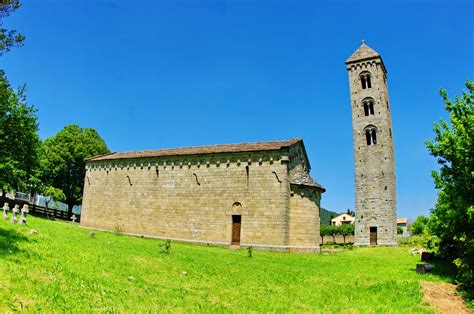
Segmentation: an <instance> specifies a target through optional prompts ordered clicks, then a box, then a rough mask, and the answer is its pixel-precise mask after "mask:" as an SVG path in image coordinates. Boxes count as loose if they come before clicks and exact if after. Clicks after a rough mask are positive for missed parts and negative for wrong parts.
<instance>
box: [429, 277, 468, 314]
mask: <svg viewBox="0 0 474 314" xmlns="http://www.w3.org/2000/svg"><path fill="white" fill-rule="evenodd" d="M455 290H456V286H455V285H453V284H450V283H445V282H429V281H422V282H421V291H422V292H423V294H424V297H423V300H424V301H426V302H428V303H430V304H431V305H433V306H434V307H435V308H436V309H437V310H438V311H440V312H441V313H443V314H444V313H450V314H454V313H462V314H464V313H467V314H468V313H470V312H469V310H468V309H467V307H466V305H465V304H464V302H463V300H462V298H461V297H460V296H459V295H457V294H456V292H455Z"/></svg>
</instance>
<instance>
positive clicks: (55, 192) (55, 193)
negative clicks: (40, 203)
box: [42, 186, 66, 219]
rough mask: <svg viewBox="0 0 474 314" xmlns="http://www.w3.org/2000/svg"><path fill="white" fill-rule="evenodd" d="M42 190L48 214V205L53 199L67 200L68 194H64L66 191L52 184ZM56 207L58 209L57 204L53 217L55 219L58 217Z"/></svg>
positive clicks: (58, 200)
mask: <svg viewBox="0 0 474 314" xmlns="http://www.w3.org/2000/svg"><path fill="white" fill-rule="evenodd" d="M42 192H43V194H44V196H45V200H44V203H45V205H46V215H48V213H49V211H48V208H49V207H48V206H49V204H50V203H51V201H54V202H64V201H65V200H66V195H64V192H63V191H61V190H60V189H57V188H55V187H52V186H47V187H44V188H43V191H42ZM56 209H57V206H56V207H55V208H54V212H53V217H52V218H53V219H54V218H56Z"/></svg>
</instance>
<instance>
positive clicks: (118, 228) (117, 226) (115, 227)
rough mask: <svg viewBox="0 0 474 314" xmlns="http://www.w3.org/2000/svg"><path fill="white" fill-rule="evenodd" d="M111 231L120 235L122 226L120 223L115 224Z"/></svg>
mask: <svg viewBox="0 0 474 314" xmlns="http://www.w3.org/2000/svg"><path fill="white" fill-rule="evenodd" d="M113 231H114V233H115V234H117V235H122V234H123V228H122V226H120V225H115V226H114V228H113Z"/></svg>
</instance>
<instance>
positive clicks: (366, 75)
mask: <svg viewBox="0 0 474 314" xmlns="http://www.w3.org/2000/svg"><path fill="white" fill-rule="evenodd" d="M370 76H371V75H370V72H362V73H361V74H360V82H361V84H362V89H366V88H372V82H371V81H370Z"/></svg>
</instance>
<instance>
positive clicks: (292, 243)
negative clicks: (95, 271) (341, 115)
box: [81, 139, 324, 252]
mask: <svg viewBox="0 0 474 314" xmlns="http://www.w3.org/2000/svg"><path fill="white" fill-rule="evenodd" d="M309 169H310V165H309V162H308V158H307V156H306V151H305V148H304V144H303V142H302V140H298V139H295V140H290V141H282V142H265V143H249V144H234V145H217V146H205V147H192V148H183V149H170V150H157V151H144V152H131V153H114V154H110V155H105V156H99V157H95V158H91V159H89V160H88V162H87V166H86V178H85V185H84V197H83V204H82V217H81V226H83V227H90V228H95V229H103V230H114V229H120V230H122V231H123V232H124V233H128V234H136V235H145V236H150V237H157V238H163V239H172V240H178V241H189V242H198V243H212V244H221V245H229V244H230V243H231V241H232V234H233V225H234V224H233V216H240V218H239V221H240V220H241V224H240V225H239V227H240V228H241V229H240V244H241V245H242V246H248V245H252V246H253V247H254V248H257V249H259V248H260V249H271V250H279V251H297V252H318V251H319V243H320V240H321V239H320V236H319V204H320V199H321V193H322V192H324V189H323V188H322V187H321V186H320V185H319V184H317V183H316V182H315V181H313V180H312V179H311V177H310V176H309Z"/></svg>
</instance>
